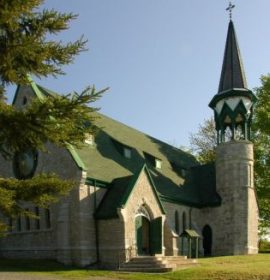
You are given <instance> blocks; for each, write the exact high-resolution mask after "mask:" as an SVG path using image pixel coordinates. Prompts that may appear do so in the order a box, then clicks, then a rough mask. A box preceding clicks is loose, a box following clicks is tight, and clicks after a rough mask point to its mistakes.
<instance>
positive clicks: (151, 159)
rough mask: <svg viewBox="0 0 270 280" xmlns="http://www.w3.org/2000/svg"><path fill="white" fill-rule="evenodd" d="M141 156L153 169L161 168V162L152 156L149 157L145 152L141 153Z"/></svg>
mask: <svg viewBox="0 0 270 280" xmlns="http://www.w3.org/2000/svg"><path fill="white" fill-rule="evenodd" d="M143 155H144V157H145V159H146V160H147V161H148V162H149V163H150V164H151V165H152V166H154V167H155V168H157V169H161V166H162V160H161V159H159V158H157V157H155V156H153V155H150V154H148V153H146V152H143Z"/></svg>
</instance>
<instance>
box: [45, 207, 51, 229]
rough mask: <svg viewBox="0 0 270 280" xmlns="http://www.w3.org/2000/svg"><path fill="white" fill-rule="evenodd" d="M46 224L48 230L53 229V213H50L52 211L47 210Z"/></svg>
mask: <svg viewBox="0 0 270 280" xmlns="http://www.w3.org/2000/svg"><path fill="white" fill-rule="evenodd" d="M45 224H46V228H50V227H51V213H50V209H45Z"/></svg>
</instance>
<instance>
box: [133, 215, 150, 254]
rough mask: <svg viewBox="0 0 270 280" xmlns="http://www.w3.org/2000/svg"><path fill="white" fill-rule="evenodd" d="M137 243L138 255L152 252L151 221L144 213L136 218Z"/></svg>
mask: <svg viewBox="0 0 270 280" xmlns="http://www.w3.org/2000/svg"><path fill="white" fill-rule="evenodd" d="M135 228H136V243H137V254H138V255H141V256H143V255H149V254H150V221H149V220H148V219H147V218H146V217H145V216H143V215H138V216H136V218H135Z"/></svg>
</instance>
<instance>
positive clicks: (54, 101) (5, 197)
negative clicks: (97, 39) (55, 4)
mask: <svg viewBox="0 0 270 280" xmlns="http://www.w3.org/2000/svg"><path fill="white" fill-rule="evenodd" d="M42 3H43V1H42V0H9V1H6V0H0V81H1V83H0V126H1V131H0V155H1V156H2V157H4V158H6V159H7V160H11V159H12V158H13V155H14V154H15V153H16V152H24V151H27V150H29V149H34V150H36V149H40V150H43V151H45V150H46V143H48V142H51V143H53V144H56V145H58V146H60V147H66V146H68V145H70V144H71V145H75V146H80V145H81V143H83V142H84V140H85V139H86V137H87V134H89V133H92V134H93V133H95V132H96V127H95V125H94V120H95V117H94V116H93V114H92V113H93V112H94V111H96V110H97V108H93V107H89V103H91V102H94V101H96V100H97V99H98V98H99V97H100V96H101V95H102V93H103V92H104V91H105V90H103V91H100V92H96V90H95V88H94V87H88V88H86V89H85V90H84V91H83V92H82V93H80V94H78V93H73V94H70V95H67V96H48V97H46V98H44V99H43V100H40V99H36V100H32V102H30V103H29V104H27V106H25V108H24V109H23V110H18V109H16V108H15V107H13V106H11V105H9V104H7V103H6V102H5V89H6V87H7V86H8V85H10V84H17V85H27V84H29V83H31V81H30V80H29V75H33V76H35V77H39V78H41V77H47V76H48V75H53V76H56V75H59V74H64V73H63V71H62V66H63V65H66V64H69V63H71V62H73V60H74V58H75V56H76V55H77V54H79V53H80V52H81V51H84V50H85V46H86V40H84V39H83V37H81V38H80V39H78V40H77V41H75V42H69V43H63V42H62V41H55V40H54V41H53V40H50V39H48V38H49V36H48V35H57V34H58V33H59V32H61V31H63V30H65V29H68V27H69V23H70V21H71V20H73V19H75V18H76V17H77V16H76V15H74V14H72V13H59V12H57V11H55V10H46V9H45V10H41V8H40V6H41V4H42ZM0 174H1V173H0ZM72 185H73V182H71V181H66V180H62V179H60V178H59V177H58V176H57V175H55V174H47V175H46V174H40V175H36V176H34V177H33V178H31V179H27V180H18V179H4V178H0V195H1V202H0V211H1V212H2V213H4V214H5V215H6V216H14V215H19V214H20V213H23V214H25V215H32V214H31V213H29V212H27V213H25V210H24V209H23V206H22V205H23V204H22V201H32V202H34V203H36V204H37V205H41V206H47V205H48V204H49V203H51V202H55V201H56V199H57V198H59V197H60V196H61V195H63V194H66V193H67V192H68V191H69V190H70V189H71V187H72ZM0 228H1V229H3V228H4V225H3V223H0Z"/></svg>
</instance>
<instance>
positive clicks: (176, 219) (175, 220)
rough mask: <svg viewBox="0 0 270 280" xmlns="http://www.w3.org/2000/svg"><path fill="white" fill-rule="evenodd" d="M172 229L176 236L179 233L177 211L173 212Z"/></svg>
mask: <svg viewBox="0 0 270 280" xmlns="http://www.w3.org/2000/svg"><path fill="white" fill-rule="evenodd" d="M174 228H175V232H176V233H177V234H179V233H180V231H179V215H178V211H177V210H176V211H175V212H174Z"/></svg>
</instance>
